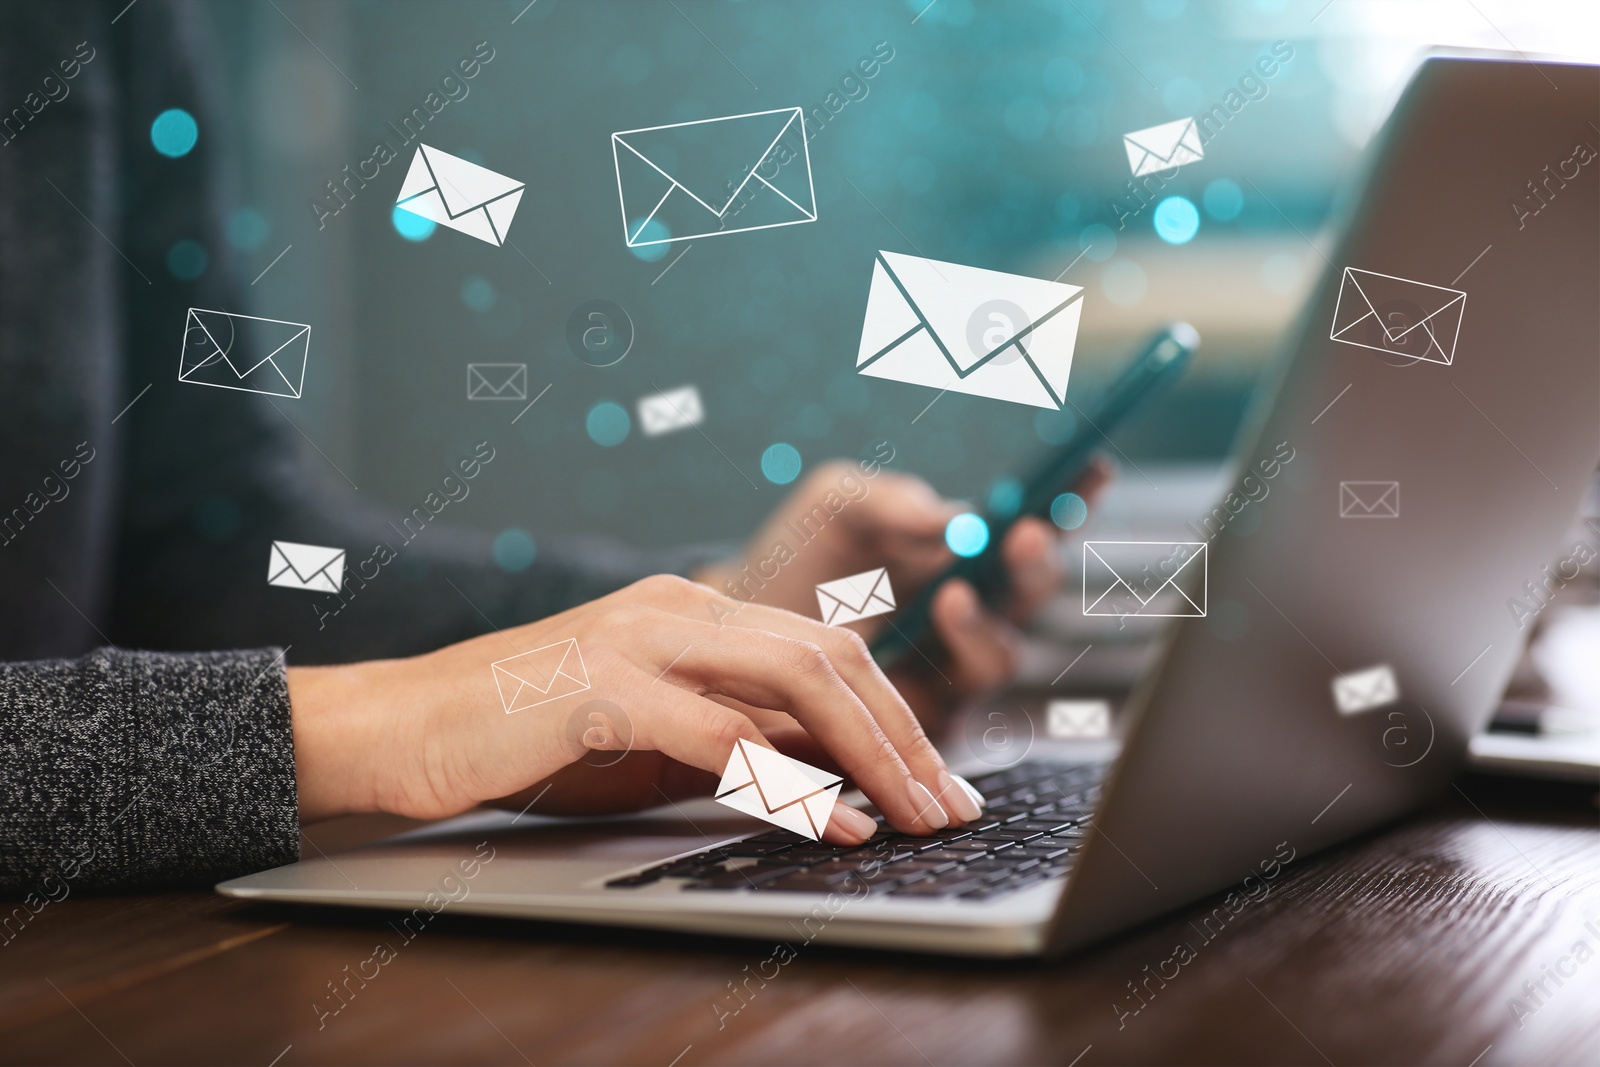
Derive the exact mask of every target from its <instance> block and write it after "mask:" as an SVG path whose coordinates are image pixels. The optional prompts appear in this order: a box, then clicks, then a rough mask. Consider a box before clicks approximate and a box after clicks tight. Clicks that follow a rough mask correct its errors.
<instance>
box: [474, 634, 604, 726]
mask: <svg viewBox="0 0 1600 1067" xmlns="http://www.w3.org/2000/svg"><path fill="white" fill-rule="evenodd" d="M489 668H490V671H491V673H493V675H494V684H495V687H496V688H497V689H499V691H500V703H501V704H502V705H503V706H504V707H505V709H506V714H507V715H510V714H512V713H514V712H518V711H526V710H527V709H528V708H536V707H538V706H539V705H540V704H548V703H550V701H552V700H560V699H561V698H562V697H569V696H571V695H572V694H574V693H581V692H583V691H584V690H586V689H588V688H589V672H588V670H587V669H585V667H584V665H583V655H582V654H581V653H580V652H579V651H578V639H577V638H575V637H569V638H567V639H566V640H565V641H557V642H556V643H555V644H553V645H543V646H541V647H539V648H536V649H534V650H533V651H532V652H524V653H522V654H521V655H520V656H507V657H506V658H505V659H502V660H496V661H495V662H494V663H491V664H490V665H489Z"/></svg>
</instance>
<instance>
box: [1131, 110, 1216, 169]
mask: <svg viewBox="0 0 1600 1067" xmlns="http://www.w3.org/2000/svg"><path fill="white" fill-rule="evenodd" d="M1122 147H1123V148H1125V149H1127V152H1128V166H1129V167H1132V168H1133V175H1134V177H1136V178H1137V177H1138V176H1139V175H1141V174H1151V173H1154V172H1155V171H1158V170H1166V169H1167V168H1169V167H1181V166H1183V165H1184V164H1185V163H1193V162H1195V161H1196V160H1199V159H1204V158H1206V153H1205V149H1204V148H1202V147H1201V145H1200V133H1199V131H1198V130H1196V129H1195V126H1194V119H1178V120H1177V121H1176V122H1163V123H1162V124H1161V125H1159V126H1151V127H1150V128H1149V129H1147V130H1134V131H1133V132H1132V133H1125V134H1123V135H1122Z"/></svg>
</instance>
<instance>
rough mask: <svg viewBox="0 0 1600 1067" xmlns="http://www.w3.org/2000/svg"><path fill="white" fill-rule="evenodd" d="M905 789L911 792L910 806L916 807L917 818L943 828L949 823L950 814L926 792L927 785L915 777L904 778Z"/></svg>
mask: <svg viewBox="0 0 1600 1067" xmlns="http://www.w3.org/2000/svg"><path fill="white" fill-rule="evenodd" d="M906 790H907V792H909V793H910V794H911V806H912V807H913V808H915V809H916V812H917V818H919V819H921V820H922V821H923V822H925V823H927V824H928V825H929V826H931V827H933V828H934V829H935V830H943V829H944V828H945V827H946V826H949V825H950V816H949V815H946V814H945V810H944V809H943V808H941V807H940V806H939V802H938V801H937V800H935V799H934V798H933V794H932V793H930V792H928V787H927V786H925V785H923V784H922V783H921V782H919V781H917V780H916V779H915V778H907V779H906Z"/></svg>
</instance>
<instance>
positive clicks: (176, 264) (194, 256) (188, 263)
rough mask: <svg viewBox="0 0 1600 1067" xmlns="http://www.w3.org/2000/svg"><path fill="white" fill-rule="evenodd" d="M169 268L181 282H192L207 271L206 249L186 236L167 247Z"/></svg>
mask: <svg viewBox="0 0 1600 1067" xmlns="http://www.w3.org/2000/svg"><path fill="white" fill-rule="evenodd" d="M167 270H168V271H170V272H171V273H172V276H173V277H174V278H176V279H178V280H179V281H180V282H192V281H194V280H195V279H196V278H198V277H200V275H202V274H204V273H205V272H206V250H205V249H204V248H202V247H200V243H199V242H198V241H191V240H188V239H187V238H185V239H184V240H182V241H179V242H177V243H176V244H174V245H173V246H172V247H171V248H169V249H167Z"/></svg>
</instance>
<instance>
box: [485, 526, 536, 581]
mask: <svg viewBox="0 0 1600 1067" xmlns="http://www.w3.org/2000/svg"><path fill="white" fill-rule="evenodd" d="M490 554H491V555H492V556H493V557H494V563H495V566H497V567H499V568H500V569H501V570H503V571H510V572H511V573H512V574H516V573H518V572H519V571H525V570H527V569H528V568H529V567H531V566H532V565H533V561H534V558H535V557H537V556H538V554H539V549H538V546H537V545H535V544H534V543H533V535H532V534H530V533H529V532H528V531H527V530H524V529H522V528H520V527H516V526H513V527H512V528H511V529H509V530H501V531H500V532H499V533H498V534H496V535H495V538H494V546H493V547H492V548H491V549H490Z"/></svg>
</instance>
